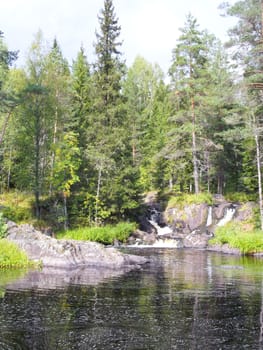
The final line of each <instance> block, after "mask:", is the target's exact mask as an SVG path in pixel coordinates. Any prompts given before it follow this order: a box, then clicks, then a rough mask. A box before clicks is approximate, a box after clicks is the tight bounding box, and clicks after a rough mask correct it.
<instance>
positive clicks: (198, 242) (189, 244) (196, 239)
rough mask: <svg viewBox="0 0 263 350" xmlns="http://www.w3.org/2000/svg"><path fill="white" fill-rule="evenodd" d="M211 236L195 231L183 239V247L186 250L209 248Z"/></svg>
mask: <svg viewBox="0 0 263 350" xmlns="http://www.w3.org/2000/svg"><path fill="white" fill-rule="evenodd" d="M210 238H211V235H210V234H209V233H206V232H196V231H193V232H191V233H190V234H188V235H187V236H185V237H184V238H183V245H184V247H186V248H199V249H204V248H207V245H208V241H209V239H210Z"/></svg>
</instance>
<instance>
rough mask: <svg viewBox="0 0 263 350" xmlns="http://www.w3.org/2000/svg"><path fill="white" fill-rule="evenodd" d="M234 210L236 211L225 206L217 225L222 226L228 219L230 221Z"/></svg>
mask: <svg viewBox="0 0 263 350" xmlns="http://www.w3.org/2000/svg"><path fill="white" fill-rule="evenodd" d="M235 212H236V209H235V208H227V210H226V213H225V215H224V217H223V218H222V219H221V220H220V221H219V222H218V223H217V226H224V225H225V224H227V223H228V222H229V221H231V220H232V219H233V216H234V214H235Z"/></svg>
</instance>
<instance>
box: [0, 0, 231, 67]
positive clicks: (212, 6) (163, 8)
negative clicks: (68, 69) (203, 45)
mask: <svg viewBox="0 0 263 350" xmlns="http://www.w3.org/2000/svg"><path fill="white" fill-rule="evenodd" d="M222 2H223V0H113V4H114V8H115V13H116V16H117V18H118V19H119V22H118V23H119V25H120V26H121V36H120V39H121V40H122V41H123V44H122V52H123V58H124V59H125V60H126V63H127V65H128V66H131V65H132V63H133V61H134V59H135V58H136V56H138V55H141V56H143V57H144V58H145V59H146V60H147V61H149V62H151V63H158V64H159V65H160V66H161V68H162V70H163V71H164V72H165V73H166V72H167V70H168V69H169V67H170V64H171V58H172V50H173V48H174V47H175V46H176V40H177V39H178V37H179V35H180V30H179V28H182V27H183V26H184V23H185V19H186V16H187V14H189V13H191V14H192V15H193V16H194V17H195V18H196V19H197V21H198V23H199V25H200V27H199V28H200V29H201V30H203V29H207V30H208V31H209V32H210V33H213V34H215V35H216V36H217V37H218V38H220V39H221V40H222V41H226V39H227V29H228V28H229V27H230V26H232V25H233V24H234V20H233V19H232V18H224V17H222V16H221V15H220V10H219V9H218V6H219V5H220V3H222ZM228 2H230V4H233V3H234V2H236V1H235V0H230V1H228ZM103 3H104V0H0V30H1V31H2V32H4V39H5V42H6V44H7V45H8V48H9V50H19V59H18V61H17V62H16V65H17V66H21V65H23V64H24V63H25V58H26V56H27V53H28V50H29V47H30V45H31V43H32V42H33V40H34V36H35V34H36V33H37V32H38V30H39V29H41V30H42V32H43V34H44V38H45V39H46V40H47V41H48V42H49V43H52V42H53V39H54V37H56V38H57V40H58V43H59V45H60V47H61V49H62V52H63V54H64V56H65V57H66V58H67V59H68V61H69V63H70V64H71V63H72V60H74V59H75V58H76V56H77V53H78V51H79V49H80V46H81V45H82V46H83V47H84V49H85V52H86V54H87V58H88V61H89V62H90V63H92V62H94V45H93V44H94V42H95V41H96V37H95V30H99V22H98V14H99V12H100V10H101V9H102V8H103Z"/></svg>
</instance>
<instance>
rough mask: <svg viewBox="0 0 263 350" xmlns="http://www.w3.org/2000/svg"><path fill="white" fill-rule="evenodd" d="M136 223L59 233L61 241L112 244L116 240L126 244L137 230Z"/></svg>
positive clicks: (58, 236) (84, 228) (122, 223)
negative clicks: (72, 240) (73, 240)
mask: <svg viewBox="0 0 263 350" xmlns="http://www.w3.org/2000/svg"><path fill="white" fill-rule="evenodd" d="M136 228H137V226H136V224H135V223H130V222H121V223H119V224H117V225H106V226H103V227H83V228H78V229H73V230H68V231H63V232H59V233H58V234H57V235H56V236H57V238H59V239H75V240H79V241H94V242H99V243H103V244H112V243H113V242H114V240H118V241H120V242H125V241H126V240H127V238H128V237H129V236H130V235H131V233H132V232H134V231H135V230H136Z"/></svg>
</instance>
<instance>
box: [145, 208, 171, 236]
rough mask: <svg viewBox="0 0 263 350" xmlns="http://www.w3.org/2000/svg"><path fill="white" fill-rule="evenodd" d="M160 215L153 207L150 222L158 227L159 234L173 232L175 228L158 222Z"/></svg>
mask: <svg viewBox="0 0 263 350" xmlns="http://www.w3.org/2000/svg"><path fill="white" fill-rule="evenodd" d="M159 217H160V213H159V212H158V211H157V210H156V209H153V210H152V211H151V219H150V220H149V223H150V224H151V225H152V226H153V227H154V228H155V229H156V231H157V235H158V236H163V235H167V234H170V233H173V230H172V229H171V228H170V227H169V226H164V227H161V226H160V225H159V224H158V220H159Z"/></svg>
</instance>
